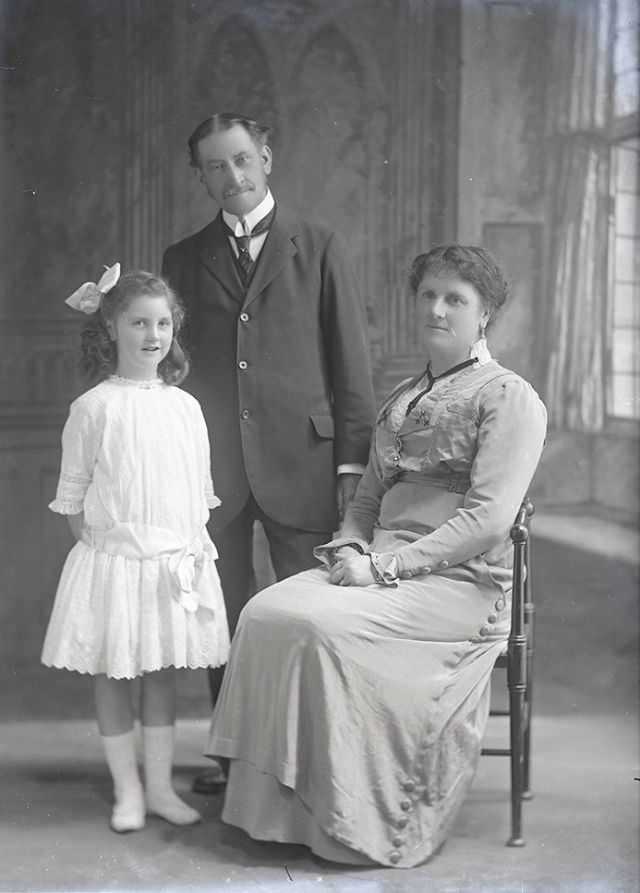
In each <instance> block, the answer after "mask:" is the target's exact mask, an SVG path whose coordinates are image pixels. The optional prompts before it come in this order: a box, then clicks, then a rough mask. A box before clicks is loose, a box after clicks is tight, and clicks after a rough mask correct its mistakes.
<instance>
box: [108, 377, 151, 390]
mask: <svg viewBox="0 0 640 893" xmlns="http://www.w3.org/2000/svg"><path fill="white" fill-rule="evenodd" d="M109 381H111V382H113V383H114V384H121V385H131V386H133V387H136V388H143V389H145V390H149V389H150V388H157V387H160V385H161V384H164V381H163V380H162V379H161V378H123V377H122V375H110V376H109Z"/></svg>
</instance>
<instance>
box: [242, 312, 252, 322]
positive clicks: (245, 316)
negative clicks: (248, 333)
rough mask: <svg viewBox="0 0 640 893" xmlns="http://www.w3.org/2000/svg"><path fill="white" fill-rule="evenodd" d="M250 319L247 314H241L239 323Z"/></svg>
mask: <svg viewBox="0 0 640 893" xmlns="http://www.w3.org/2000/svg"><path fill="white" fill-rule="evenodd" d="M250 319H251V317H250V316H249V314H248V313H241V314H240V321H241V322H249V320H250Z"/></svg>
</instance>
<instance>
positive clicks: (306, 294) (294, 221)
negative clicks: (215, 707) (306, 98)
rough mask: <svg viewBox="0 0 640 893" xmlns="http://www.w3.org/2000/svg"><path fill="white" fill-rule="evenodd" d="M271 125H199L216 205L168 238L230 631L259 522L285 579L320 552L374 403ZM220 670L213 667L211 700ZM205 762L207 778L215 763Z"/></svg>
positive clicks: (361, 331) (341, 272)
mask: <svg viewBox="0 0 640 893" xmlns="http://www.w3.org/2000/svg"><path fill="white" fill-rule="evenodd" d="M267 136H268V128H266V127H263V126H261V125H259V124H258V123H256V122H255V121H253V120H251V119H249V118H243V117H240V116H237V115H232V114H217V115H213V116H212V117H211V118H207V119H206V120H205V121H203V122H202V123H201V124H200V125H199V126H198V127H197V128H196V130H195V131H194V133H193V134H192V135H191V137H190V138H189V150H190V155H191V164H192V166H193V167H194V168H195V169H196V171H197V172H198V175H199V179H200V182H201V183H202V185H203V186H204V188H205V189H206V190H207V192H208V194H209V195H210V196H211V198H212V199H213V200H214V201H215V202H216V204H217V205H218V206H219V207H220V209H221V210H220V213H219V214H218V215H217V216H216V218H215V219H214V220H213V222H212V223H210V224H209V225H208V226H206V227H205V228H204V229H203V230H201V231H200V232H198V233H196V234H195V235H193V236H189V237H188V238H187V239H184V240H183V241H181V242H178V243H177V244H174V245H171V246H170V247H169V248H168V249H167V251H166V252H165V256H164V261H163V274H164V275H165V276H166V277H167V279H168V280H169V281H170V283H171V284H172V286H173V287H174V288H175V289H176V291H177V292H178V294H179V295H180V296H181V298H182V299H183V301H184V302H185V305H186V308H187V316H188V320H187V329H186V332H187V339H188V343H189V347H190V351H191V359H192V366H193V369H192V373H191V376H190V378H189V380H188V382H189V388H190V389H191V390H192V391H193V393H194V394H195V395H196V396H197V397H198V399H199V400H200V403H201V405H202V408H203V412H204V415H205V418H206V419H207V423H208V427H209V434H210V437H211V442H212V464H213V474H214V481H215V488H216V493H217V494H218V495H219V496H220V498H221V500H222V506H221V507H220V508H218V509H216V511H215V512H213V514H212V519H211V525H212V534H213V538H214V540H215V542H216V546H217V548H218V552H219V556H220V557H219V561H218V570H219V572H220V577H221V580H222V586H223V589H224V593H225V601H226V605H227V613H228V618H229V626H230V629H231V632H232V633H233V631H234V629H235V626H236V623H237V620H238V615H239V614H240V611H241V610H242V608H243V607H244V605H245V604H246V602H247V601H248V599H249V598H250V596H251V595H252V594H253V592H254V589H255V587H254V573H253V566H252V533H253V522H254V521H255V520H256V519H258V520H260V521H261V522H262V524H263V527H264V530H265V533H266V537H267V540H268V543H269V550H270V555H271V560H272V564H273V567H274V571H275V574H276V576H277V578H278V579H282V578H283V577H287V576H290V575H291V574H295V573H298V572H299V571H302V570H306V569H307V568H309V567H312V566H313V565H314V564H315V561H314V558H313V549H314V547H315V546H317V545H319V544H320V543H323V542H326V541H327V540H328V539H329V538H330V537H331V533H332V531H333V530H335V528H336V526H337V523H338V520H339V518H340V517H341V516H342V514H343V513H344V510H345V508H346V506H347V504H348V502H349V501H350V500H351V498H352V497H353V494H354V492H355V489H356V486H357V483H358V481H359V476H360V475H361V474H362V471H363V470H364V464H365V462H366V459H367V454H368V449H369V441H370V437H371V423H372V421H373V417H374V412H375V409H374V400H373V392H372V386H371V374H370V365H369V350H368V342H367V325H366V318H365V313H364V308H363V304H362V301H361V299H360V296H359V294H358V288H357V282H356V279H355V274H354V271H353V268H352V265H351V263H350V261H349V257H348V253H347V250H346V248H345V246H344V244H343V243H342V242H341V241H340V239H339V238H338V236H337V235H336V234H335V233H333V232H331V231H330V230H328V229H326V228H324V227H320V226H317V225H314V224H311V223H308V222H306V221H304V220H301V219H299V218H298V217H296V216H294V215H293V214H291V213H290V212H289V211H287V210H286V209H285V208H283V207H281V206H280V205H277V206H276V204H275V201H274V198H273V196H272V194H271V191H270V190H269V187H268V182H267V178H268V176H269V174H270V172H271V165H272V153H271V149H270V147H269V146H268V144H267ZM221 679H222V673H221V671H216V670H213V671H210V685H211V694H212V699H213V701H214V703H215V699H216V696H217V692H218V689H219V687H220V683H221ZM208 776H209V777H208V778H205V777H204V776H199V777H198V778H196V782H195V783H194V790H198V791H201V792H209V791H210V790H211V789H212V788H213V786H215V785H216V784H219V783H220V780H221V779H220V777H219V776H217V777H216V770H214V772H213V775H212V774H211V773H208Z"/></svg>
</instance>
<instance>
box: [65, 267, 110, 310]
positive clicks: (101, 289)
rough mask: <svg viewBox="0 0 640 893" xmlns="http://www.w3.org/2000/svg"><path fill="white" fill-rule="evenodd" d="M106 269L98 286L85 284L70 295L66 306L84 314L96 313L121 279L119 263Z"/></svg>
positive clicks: (89, 283)
mask: <svg viewBox="0 0 640 893" xmlns="http://www.w3.org/2000/svg"><path fill="white" fill-rule="evenodd" d="M104 269H105V272H104V273H103V274H102V276H101V277H100V279H99V280H98V282H97V284H96V283H95V282H83V283H82V285H81V286H80V288H76V290H75V291H74V293H73V294H72V295H69V297H68V298H67V299H66V300H65V304H68V305H69V307H73V309H74V310H81V311H82V313H87V314H89V313H95V312H96V310H97V309H98V307H99V306H100V304H101V302H102V298H103V297H104V295H106V294H107V292H109V291H111V289H112V288H113V286H114V285H115V284H116V282H117V281H118V279H119V278H120V264H119V263H115V264H114V265H113V266H112V267H107V266H105V268H104Z"/></svg>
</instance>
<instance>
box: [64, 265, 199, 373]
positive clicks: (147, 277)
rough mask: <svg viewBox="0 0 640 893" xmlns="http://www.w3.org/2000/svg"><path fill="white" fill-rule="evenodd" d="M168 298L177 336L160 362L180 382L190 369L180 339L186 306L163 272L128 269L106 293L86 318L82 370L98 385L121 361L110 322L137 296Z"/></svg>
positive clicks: (82, 341) (81, 346)
mask: <svg viewBox="0 0 640 893" xmlns="http://www.w3.org/2000/svg"><path fill="white" fill-rule="evenodd" d="M147 296H149V297H156V298H165V299H166V301H167V304H168V305H169V308H170V310H171V318H172V320H173V340H172V342H171V347H170V348H169V352H168V354H167V355H166V357H165V358H164V359H163V360H162V362H161V363H159V365H158V375H159V376H160V377H161V378H162V379H163V381H164V382H165V383H166V384H174V385H177V384H180V382H182V381H184V379H185V378H186V376H187V374H188V372H189V360H188V359H187V357H186V355H185V352H184V349H183V347H182V345H181V344H180V341H179V332H180V329H181V327H182V324H183V322H184V316H185V313H184V308H183V307H182V305H181V304H180V301H179V300H178V296H177V295H176V293H175V292H174V290H173V289H172V288H171V287H170V286H169V284H168V282H166V280H165V279H163V278H162V277H161V276H155V275H154V274H153V273H147V272H145V271H144V270H134V271H132V272H130V273H124V274H123V275H122V276H121V277H120V279H118V281H117V283H116V284H115V285H114V287H113V288H112V289H111V290H110V291H109V292H107V294H106V295H104V297H103V299H102V302H101V304H100V307H99V309H98V310H96V312H95V313H92V314H91V316H89V317H88V319H87V321H86V322H85V324H84V326H83V328H82V333H81V344H80V363H79V365H80V371H81V372H82V373H83V375H85V376H86V377H87V378H88V380H89V382H90V383H91V384H92V385H94V384H98V383H99V382H101V381H104V380H105V379H106V378H108V377H109V376H110V375H113V374H114V373H115V371H116V367H117V365H118V351H117V346H116V342H115V341H112V340H111V338H110V337H109V331H108V328H107V323H108V322H115V320H116V319H117V318H118V316H120V314H121V313H123V312H124V311H125V310H126V309H127V307H128V306H129V304H130V303H131V302H132V301H133V300H134V298H139V297H147Z"/></svg>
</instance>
